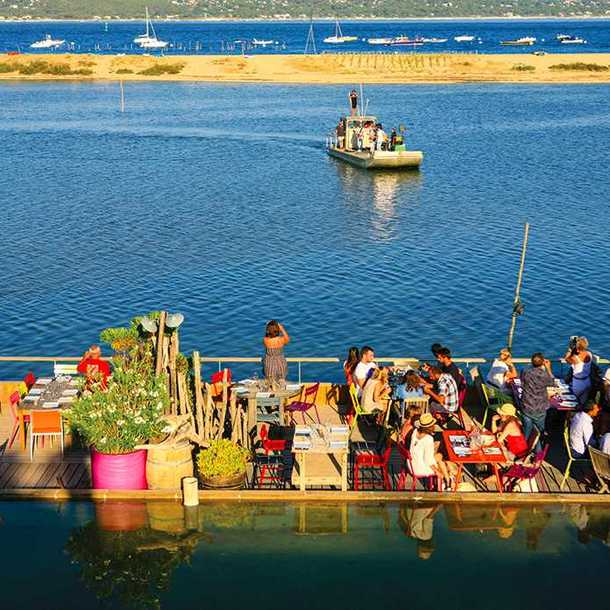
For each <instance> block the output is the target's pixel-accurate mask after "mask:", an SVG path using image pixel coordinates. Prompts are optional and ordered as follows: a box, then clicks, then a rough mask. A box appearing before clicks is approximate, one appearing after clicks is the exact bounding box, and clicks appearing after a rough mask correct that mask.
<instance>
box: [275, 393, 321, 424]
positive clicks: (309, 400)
mask: <svg viewBox="0 0 610 610" xmlns="http://www.w3.org/2000/svg"><path fill="white" fill-rule="evenodd" d="M319 388H320V384H319V383H315V384H314V385H312V386H311V387H309V388H307V389H306V390H303V400H295V401H294V402H291V403H290V404H288V405H286V406H285V407H284V411H286V412H288V413H290V424H291V425H294V423H295V421H294V414H295V413H300V414H301V416H302V417H303V424H305V423H306V422H305V413H307V411H309V409H311V408H312V407H313V409H314V411H315V412H316V417H317V418H318V423H319V424H321V423H322V422H321V421H320V414H319V413H318V407H317V406H316V396H317V395H318V389H319ZM309 417H310V419H311V421H315V420H314V418H313V417H311V415H310V416H309Z"/></svg>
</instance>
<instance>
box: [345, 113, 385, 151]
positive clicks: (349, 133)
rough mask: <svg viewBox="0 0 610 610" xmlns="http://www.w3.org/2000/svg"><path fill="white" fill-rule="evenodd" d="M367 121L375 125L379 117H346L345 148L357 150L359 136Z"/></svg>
mask: <svg viewBox="0 0 610 610" xmlns="http://www.w3.org/2000/svg"><path fill="white" fill-rule="evenodd" d="M367 123H372V124H373V125H375V124H376V123H377V117H375V116H372V115H368V116H348V117H346V118H345V148H347V149H348V150H356V149H357V148H358V136H359V135H360V133H361V131H362V129H363V127H364V126H365V125H366V124H367Z"/></svg>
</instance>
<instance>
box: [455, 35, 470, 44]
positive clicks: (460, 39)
mask: <svg viewBox="0 0 610 610" xmlns="http://www.w3.org/2000/svg"><path fill="white" fill-rule="evenodd" d="M453 40H455V42H472V41H473V40H474V36H471V35H470V34H461V35H460V36H454V37H453Z"/></svg>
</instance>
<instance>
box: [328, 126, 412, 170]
mask: <svg viewBox="0 0 610 610" xmlns="http://www.w3.org/2000/svg"><path fill="white" fill-rule="evenodd" d="M377 122H378V121H377V117H375V116H372V115H367V116H363V115H360V116H348V117H346V118H345V147H344V148H339V146H338V145H337V142H336V140H335V139H334V138H329V139H328V140H327V143H326V152H327V153H328V154H329V155H330V156H331V157H335V158H336V159H340V160H341V161H345V162H346V163H350V164H351V165H355V166H356V167H359V168H361V169H417V168H419V166H420V165H421V163H422V161H423V158H424V154H423V152H421V151H420V150H406V148H405V146H404V144H402V145H399V146H396V148H395V150H375V151H374V152H372V153H371V152H370V151H359V150H357V149H356V148H357V141H358V136H359V133H360V132H361V131H362V129H363V128H364V126H365V125H366V124H367V123H373V124H377Z"/></svg>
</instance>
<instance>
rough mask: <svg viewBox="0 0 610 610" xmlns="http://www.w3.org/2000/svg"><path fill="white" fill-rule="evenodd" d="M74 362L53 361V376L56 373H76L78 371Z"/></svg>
mask: <svg viewBox="0 0 610 610" xmlns="http://www.w3.org/2000/svg"><path fill="white" fill-rule="evenodd" d="M77 366H78V365H76V364H65V363H62V362H54V363H53V374H54V375H55V377H57V376H58V375H72V376H74V375H78V371H77V370H76V367H77Z"/></svg>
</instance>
